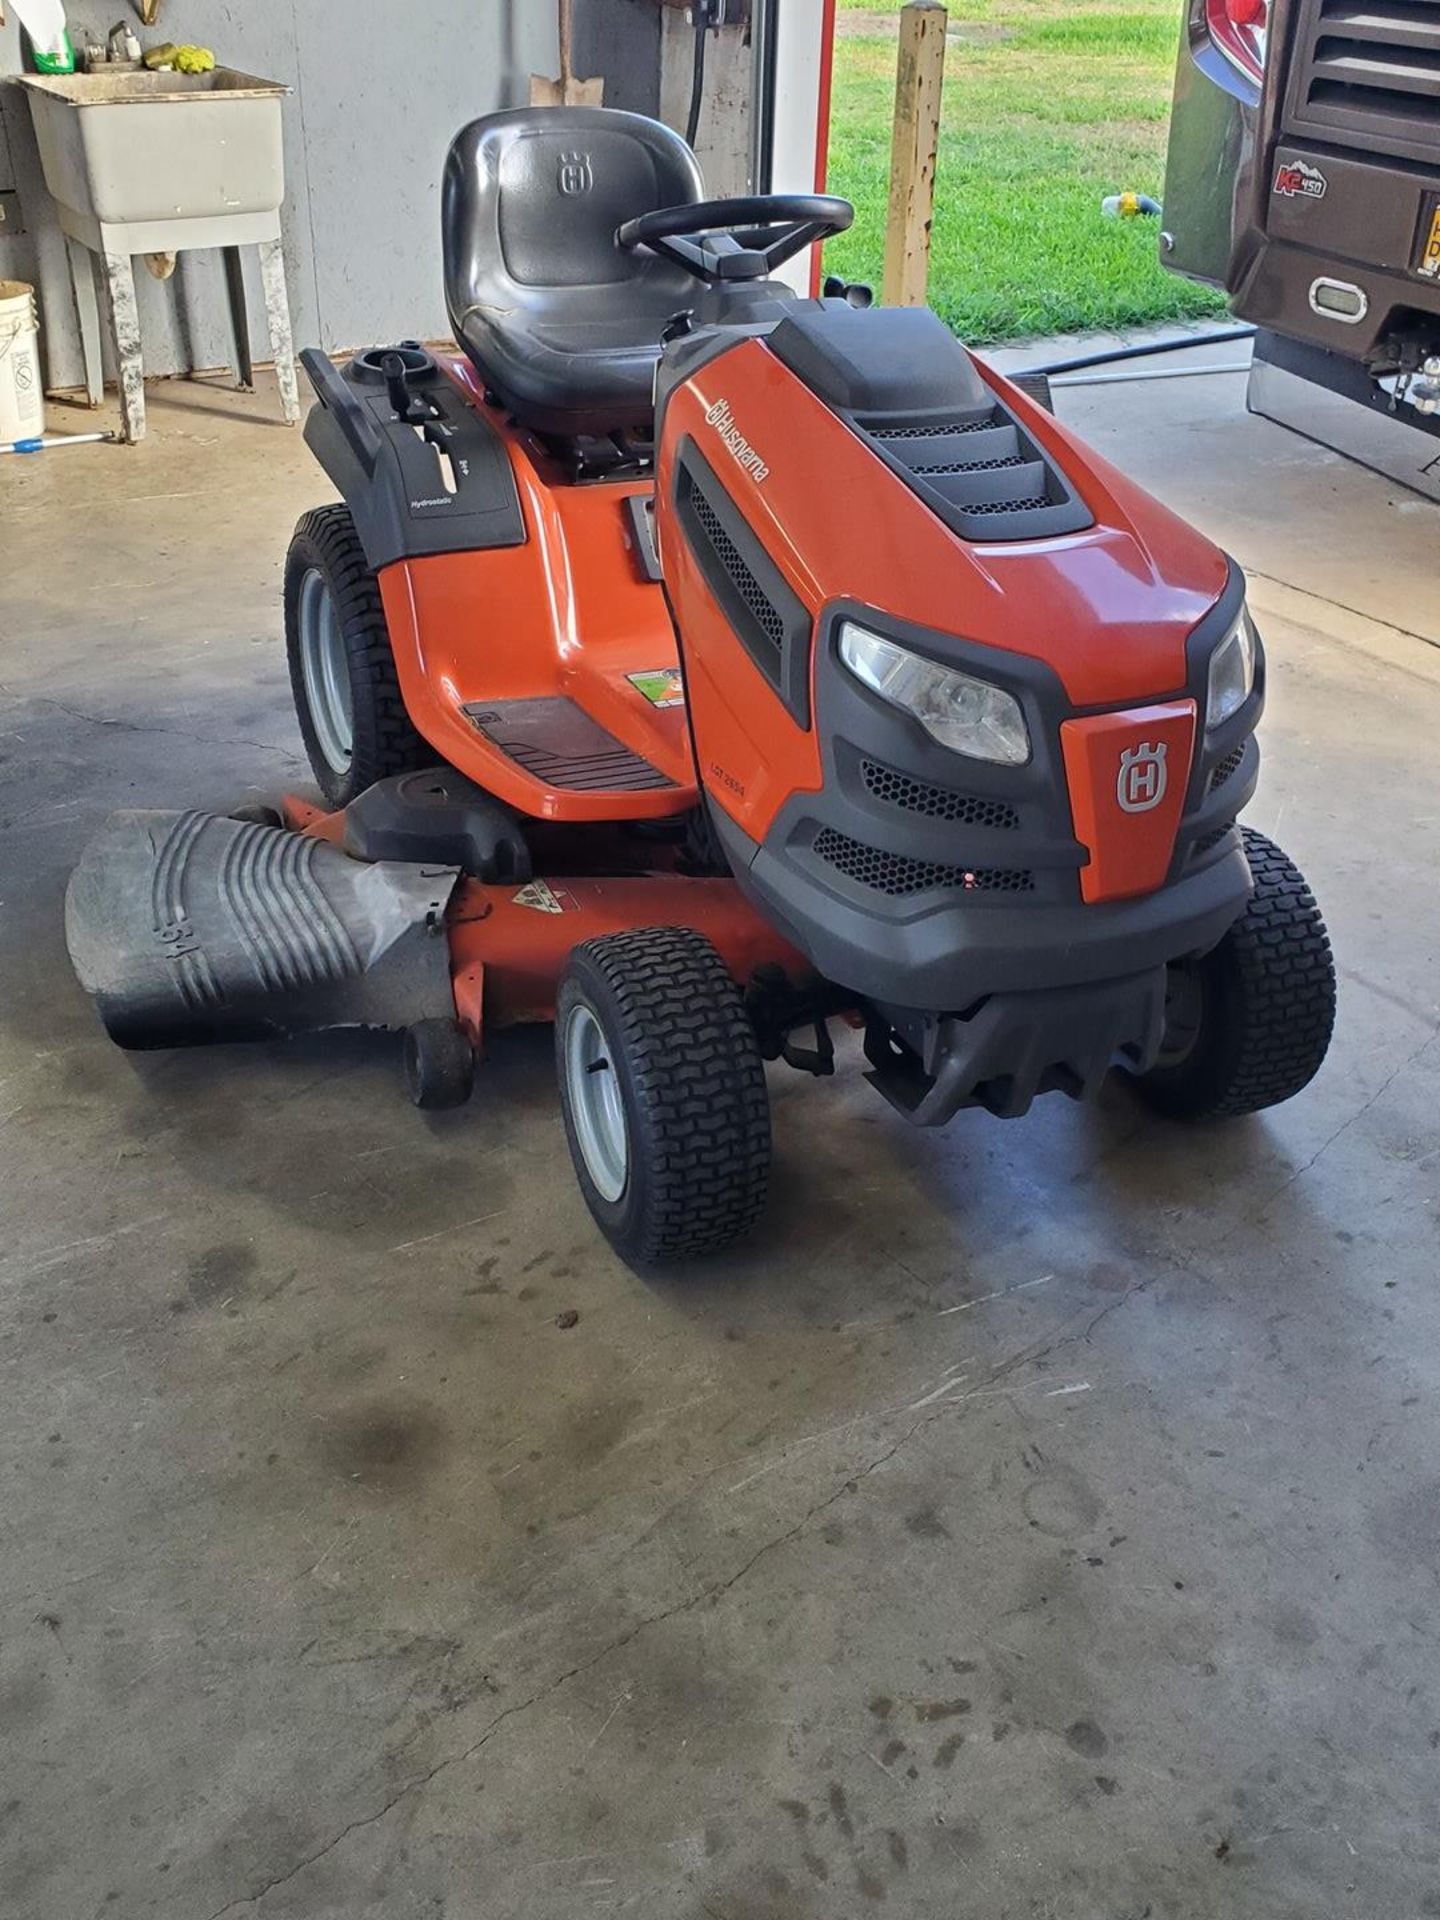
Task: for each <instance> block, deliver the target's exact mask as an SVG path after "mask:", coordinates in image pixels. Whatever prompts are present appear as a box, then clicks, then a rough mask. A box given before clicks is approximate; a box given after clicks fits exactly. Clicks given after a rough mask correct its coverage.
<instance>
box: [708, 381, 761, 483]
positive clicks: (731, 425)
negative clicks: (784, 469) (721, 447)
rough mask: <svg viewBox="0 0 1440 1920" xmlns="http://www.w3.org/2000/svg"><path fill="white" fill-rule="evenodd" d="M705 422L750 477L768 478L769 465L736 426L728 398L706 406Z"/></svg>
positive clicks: (757, 480)
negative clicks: (712, 428)
mask: <svg viewBox="0 0 1440 1920" xmlns="http://www.w3.org/2000/svg"><path fill="white" fill-rule="evenodd" d="M705 422H706V425H707V426H711V427H714V429H715V431H716V432H717V433H718V434H719V436H720V438H721V440H722V441H723V442H724V443H725V451H726V452H727V453H729V454H730V455H731V456H732V457H733V458H734V459H736V460H738V461H739V463H740V465H741V466H742V467H743V468H744V470H745V472H746V473H748V474H749V475H750V477H751V479H753V480H755V481H756V482H757V483H758V482H760V481H762V480H768V479H769V478H770V469H769V467H767V466H766V464H765V462H764V461H763V460H762V459H761V458H760V455H759V454H758V453H757V452H756V451H755V449H754V447H752V446H751V444H750V442H749V441H748V440H747V439H746V438H745V436H744V434H743V433H741V431H740V429H739V427H737V426H736V424H735V417H734V415H733V414H732V413H731V411H730V402H729V401H728V400H717V401H716V402H715V404H714V406H712V407H708V408H707V409H706V411H705Z"/></svg>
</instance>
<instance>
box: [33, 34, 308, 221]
mask: <svg viewBox="0 0 1440 1920" xmlns="http://www.w3.org/2000/svg"><path fill="white" fill-rule="evenodd" d="M24 85H25V86H26V87H27V88H28V89H29V93H30V110H31V113H32V116H33V118H34V121H35V137H36V141H37V143H38V145H39V148H40V159H41V163H42V165H43V167H44V169H45V184H46V186H47V187H48V188H49V189H50V192H51V195H52V196H53V197H54V199H55V200H56V201H57V202H58V203H59V205H60V207H61V208H62V209H63V210H64V211H65V212H67V213H68V214H69V215H70V216H71V218H70V219H69V220H67V221H65V223H64V224H65V225H66V227H67V228H68V229H71V230H76V229H79V230H80V231H79V237H83V238H85V239H86V240H87V243H89V244H94V243H93V241H91V240H90V236H89V234H87V233H85V232H84V231H83V230H84V229H85V228H87V227H90V226H91V225H92V223H99V224H100V225H106V226H108V225H114V226H137V225H143V224H144V223H146V222H154V221H168V220H214V219H217V218H219V219H224V218H226V217H227V216H228V217H234V216H236V215H245V214H256V213H273V212H274V211H275V210H276V209H277V208H278V207H279V206H280V205H281V203H282V201H283V200H284V198H285V168H284V159H283V153H282V148H281V138H280V102H281V99H282V98H283V97H284V95H285V94H287V93H288V92H289V91H290V89H289V88H288V87H285V86H282V85H281V84H280V83H279V82H278V81H274V80H260V79H257V78H256V77H255V76H254V75H253V74H248V73H236V72H235V71H233V69H231V68H229V67H217V68H216V69H215V71H214V72H213V73H194V74H191V73H147V72H145V71H144V70H143V69H134V70H127V71H125V72H121V73H83V74H80V73H77V74H67V75H64V76H60V75H56V76H51V75H44V74H28V75H26V76H25V80H24Z"/></svg>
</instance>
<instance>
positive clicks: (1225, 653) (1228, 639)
mask: <svg viewBox="0 0 1440 1920" xmlns="http://www.w3.org/2000/svg"><path fill="white" fill-rule="evenodd" d="M1254 686H1255V629H1254V627H1253V626H1252V625H1251V621H1250V615H1249V613H1248V612H1247V611H1246V610H1245V609H1244V608H1242V609H1241V611H1240V618H1239V619H1238V620H1237V621H1236V622H1235V624H1234V626H1233V627H1232V628H1231V629H1230V631H1229V633H1227V634H1226V636H1225V638H1224V639H1223V640H1222V641H1221V642H1220V644H1219V646H1218V647H1217V648H1216V649H1215V651H1214V653H1212V654H1211V656H1210V698H1209V700H1208V702H1207V703H1206V709H1205V724H1206V726H1207V727H1218V726H1219V725H1220V723H1221V721H1222V720H1228V719H1229V718H1230V716H1231V714H1232V713H1238V712H1239V711H1240V709H1241V707H1243V706H1244V704H1245V702H1246V701H1247V700H1248V699H1249V698H1250V695H1251V693H1252V691H1253V690H1254Z"/></svg>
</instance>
